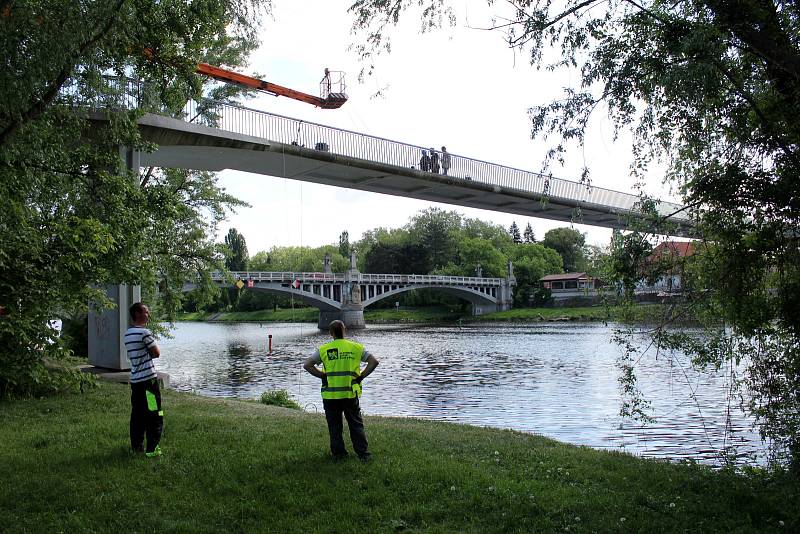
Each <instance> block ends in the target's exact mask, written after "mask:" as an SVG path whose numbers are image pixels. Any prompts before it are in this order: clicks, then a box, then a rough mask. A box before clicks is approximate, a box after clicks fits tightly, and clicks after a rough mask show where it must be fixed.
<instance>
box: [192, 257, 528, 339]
mask: <svg viewBox="0 0 800 534" xmlns="http://www.w3.org/2000/svg"><path fill="white" fill-rule="evenodd" d="M327 261H329V259H327V258H326V267H327V266H328V265H329V263H327ZM212 280H214V282H216V283H217V284H219V285H220V286H224V287H230V286H232V285H235V286H236V287H240V288H247V289H250V290H254V291H264V292H267V293H274V294H279V295H284V296H289V297H292V298H295V299H298V300H300V301H302V302H304V303H305V304H308V305H310V306H314V307H316V308H319V328H321V329H326V328H328V325H329V324H330V322H331V321H333V320H335V319H339V320H342V321H344V323H345V325H346V326H347V327H348V328H351V329H354V328H364V327H365V326H366V325H365V322H364V308H366V307H367V306H370V305H371V304H374V303H376V302H378V301H380V300H383V299H387V298H391V297H395V296H397V295H399V294H401V293H405V292H406V291H412V290H415V289H436V290H438V291H442V292H444V293H448V294H450V295H454V296H457V297H460V298H462V299H464V300H467V301H469V302H470V303H471V304H472V314H473V315H482V314H485V313H491V312H494V311H503V310H507V309H510V308H511V304H512V300H513V288H514V285H515V284H516V280H515V278H514V275H513V272H512V267H511V265H509V276H508V278H484V277H466V276H438V275H421V274H365V273H360V272H358V270H356V269H355V268H351V269H350V270H348V271H347V272H345V273H332V272H330V271H329V270H327V269H326V272H310V273H305V272H302V273H301V272H256V271H237V272H231V273H230V274H223V273H219V272H218V273H214V274H213V275H212ZM192 287H193V286H192V285H191V284H187V286H186V289H187V290H188V289H191V288H192Z"/></svg>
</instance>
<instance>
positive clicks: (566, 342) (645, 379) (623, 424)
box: [157, 322, 764, 464]
mask: <svg viewBox="0 0 800 534" xmlns="http://www.w3.org/2000/svg"><path fill="white" fill-rule="evenodd" d="M270 334H271V335H272V343H273V351H272V353H270V352H269V350H268V335H270ZM351 334H352V335H351V338H352V339H354V340H355V341H358V342H360V343H363V344H364V345H365V347H366V348H367V350H369V351H371V352H372V353H373V354H374V355H375V356H376V357H377V358H378V359H379V360H380V362H381V363H380V366H379V367H378V368H377V369H376V371H375V372H374V373H373V374H372V375H371V376H370V377H369V378H368V379H367V380H365V382H364V395H363V397H362V399H361V406H362V410H363V411H364V413H365V414H367V415H388V416H408V417H418V418H424V419H435V420H443V421H453V422H458V423H468V424H473V425H481V426H489V427H497V428H513V429H515V430H520V431H524V432H534V433H538V434H542V435H545V436H548V437H552V438H555V439H558V440H560V441H565V442H569V443H573V444H577V445H588V446H590V447H595V448H600V449H615V450H623V451H627V452H631V453H634V454H639V455H643V456H648V457H659V458H670V459H683V458H693V459H696V460H698V461H702V462H706V463H713V464H716V463H719V459H720V452H721V451H722V450H724V449H725V448H726V447H729V446H731V445H735V446H736V447H737V449H738V452H739V454H740V455H741V456H740V461H745V459H747V458H751V457H753V456H756V457H757V459H758V461H760V460H763V456H764V451H763V446H762V444H761V441H760V439H759V438H758V435H757V433H756V432H754V431H753V430H751V421H750V420H749V419H748V418H747V417H745V416H744V415H743V414H742V413H741V411H740V410H739V409H738V408H737V403H736V401H732V402H731V403H730V406H729V402H728V400H727V397H728V395H727V391H728V386H729V383H728V380H727V374H726V373H725V372H719V373H715V372H696V371H693V370H691V369H690V368H689V367H688V365H687V364H686V358H685V356H682V355H674V356H672V357H669V356H668V355H664V354H661V355H658V356H656V355H655V354H654V353H653V354H647V353H646V354H645V356H644V357H642V358H641V360H640V361H639V363H638V365H637V376H638V379H639V384H638V385H639V388H640V389H641V390H642V392H643V393H644V395H645V397H646V398H647V399H648V400H649V401H650V402H651V410H650V412H649V413H650V414H651V415H652V416H653V417H654V418H655V422H652V423H648V424H646V425H640V424H638V423H634V422H632V421H630V420H625V419H622V418H620V416H619V410H620V406H621V394H620V389H619V385H618V377H619V375H620V371H619V369H618V368H617V366H616V361H617V358H619V356H620V355H621V349H620V348H619V347H618V346H617V345H615V344H614V343H613V342H612V339H611V338H612V334H613V326H607V325H601V324H594V323H537V324H528V325H509V324H505V323H503V324H470V325H469V326H464V327H458V326H371V327H369V328H368V329H367V330H362V331H356V332H351ZM172 335H173V336H174V337H173V338H172V339H162V340H160V341H159V344H160V346H161V349H162V355H163V356H162V358H161V359H160V360H158V363H157V366H158V369H159V370H160V371H164V372H166V373H169V375H170V378H171V384H172V387H174V388H175V389H177V390H182V391H193V392H196V393H198V394H201V395H207V396H220V397H239V398H258V397H259V396H260V395H261V394H262V393H263V392H265V391H267V390H271V389H286V390H288V391H289V392H290V394H291V395H292V397H294V399H295V400H296V401H297V402H299V403H300V405H302V406H303V407H304V408H305V409H306V410H308V411H320V412H321V411H322V402H321V400H320V395H319V380H318V379H316V378H314V377H312V376H311V375H309V374H308V373H306V372H305V371H303V369H302V363H303V361H304V359H305V358H306V357H308V356H309V355H310V354H311V353H312V352H313V351H314V350H315V348H316V347H317V346H319V345H320V344H322V343H325V342H327V341H328V340H329V337H328V336H327V334H323V333H321V332H320V331H319V330H317V328H316V326H315V325H312V324H297V323H263V324H258V323H234V324H223V323H191V322H186V323H178V324H176V326H175V328H174V330H173V331H172Z"/></svg>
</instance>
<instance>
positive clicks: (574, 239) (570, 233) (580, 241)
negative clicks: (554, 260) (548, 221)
mask: <svg viewBox="0 0 800 534" xmlns="http://www.w3.org/2000/svg"><path fill="white" fill-rule="evenodd" d="M542 245H544V246H546V247H548V248H551V249H553V250H555V251H556V252H558V254H559V255H560V256H561V258H563V260H564V272H567V273H573V272H584V271H586V268H587V262H586V252H585V246H586V236H585V235H583V234H582V233H580V232H579V231H577V230H575V229H573V228H566V227H563V228H553V229H552V230H548V231H547V233H546V234H544V239H543V240H542Z"/></svg>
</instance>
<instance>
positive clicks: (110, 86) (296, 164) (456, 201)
mask: <svg viewBox="0 0 800 534" xmlns="http://www.w3.org/2000/svg"><path fill="white" fill-rule="evenodd" d="M106 82H107V94H103V95H99V96H98V97H96V98H95V99H94V100H92V101H90V102H85V101H84V102H82V105H84V106H87V107H88V108H89V109H91V110H92V111H91V112H90V113H89V118H90V120H93V121H95V122H97V123H105V122H106V121H107V120H108V115H109V112H111V111H113V110H114V109H134V108H141V109H143V110H149V111H151V112H150V113H146V114H145V115H144V116H142V117H141V118H140V119H139V128H140V131H141V133H142V136H143V138H144V139H145V140H147V141H151V142H153V143H155V144H156V145H157V146H158V148H157V149H156V150H154V151H153V152H149V153H136V154H133V153H131V154H129V155H128V158H127V159H128V161H127V163H128V165H129V166H132V167H136V166H139V165H146V166H151V165H152V166H159V167H173V168H185V169H194V170H207V171H220V170H223V169H234V170H239V171H246V172H250V173H255V174H260V175H268V176H274V177H282V178H287V179H292V180H300V181H306V182H314V183H319V184H326V185H332V186H337V187H344V188H349V189H359V190H362V191H371V192H375V193H383V194H387V195H395V196H403V197H410V198H417V199H422V200H427V201H432V202H441V203H445V204H452V205H458V206H467V207H472V208H479V209H485V210H491V211H499V212H505V213H514V214H518V215H523V216H528V217H536V218H544V219H552V220H557V221H562V222H570V223H581V224H588V225H593V226H601V227H607V228H616V229H625V228H627V227H628V226H629V225H630V224H631V223H632V222H634V221H636V220H638V219H640V218H642V217H643V214H642V209H641V205H642V202H641V199H640V197H639V196H637V195H633V194H630V193H626V192H620V191H613V190H610V189H604V188H601V187H594V186H591V185H587V184H584V183H580V182H578V181H570V180H564V179H560V178H555V177H552V176H549V175H545V174H541V173H536V172H531V171H526V170H522V169H516V168H513V167H508V166H505V165H498V164H495V163H489V162H486V161H481V160H477V159H474V158H469V157H466V156H460V155H457V154H449V161H450V166H449V168H448V169H447V170H446V171H445V170H444V168H443V167H442V166H441V162H442V160H443V155H442V153H437V159H438V162H439V163H437V164H436V165H435V166H432V164H431V163H430V160H428V162H427V163H426V162H424V161H421V154H422V151H423V150H428V148H427V147H423V146H420V145H412V144H408V143H402V142H398V141H392V140H389V139H384V138H381V137H376V136H372V135H366V134H362V133H357V132H352V131H349V130H344V129H341V128H334V127H331V126H324V125H322V124H316V123H313V122H308V121H303V120H300V119H293V118H290V117H284V116H281V115H276V114H274V113H267V112H264V111H257V110H254V109H250V108H247V107H243V106H240V105H236V104H233V103H229V102H217V101H211V100H202V101H198V102H195V101H190V102H189V103H188V104H187V105H186V107H185V108H184V109H183V110H182V111H181V112H179V113H173V114H172V115H171V116H168V115H167V114H166V113H165V112H163V111H160V110H157V109H154V108H153V106H152V105H148V102H149V101H152V100H153V99H150V98H148V97H147V95H148V91H147V87H146V86H145V85H144V84H143V83H141V82H138V81H136V80H130V79H120V78H107V79H106ZM70 90H71V89H70V88H69V87H68V88H67V89H65V90H64V93H65V94H67V95H68V94H70ZM73 93H75V91H73ZM201 111H203V113H201ZM209 116H210V117H213V118H212V119H208V118H204V117H209ZM654 205H655V210H656V212H657V213H658V214H659V215H660V216H662V217H663V218H665V219H666V220H667V221H669V222H671V223H674V225H675V228H674V230H671V231H670V233H672V234H674V235H687V234H688V233H690V231H691V229H692V223H691V220H690V218H689V214H688V213H687V212H686V210H685V209H684V207H683V206H681V205H678V204H674V203H670V202H662V201H658V200H656V201H654Z"/></svg>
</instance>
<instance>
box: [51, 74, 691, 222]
mask: <svg viewBox="0 0 800 534" xmlns="http://www.w3.org/2000/svg"><path fill="white" fill-rule="evenodd" d="M62 95H63V96H65V97H67V98H70V99H72V100H73V101H77V100H78V99H80V100H81V101H82V103H83V105H87V104H88V105H90V106H93V107H99V108H111V109H120V108H122V109H136V108H141V109H144V110H146V111H150V112H154V113H161V114H166V115H169V116H172V117H175V118H179V119H182V120H186V121H187V122H194V123H198V124H203V125H206V126H211V127H214V128H218V129H221V130H225V131H229V132H234V133H238V134H244V135H250V136H253V137H259V138H262V139H265V140H269V141H275V142H279V143H283V144H286V145H297V146H300V147H303V148H307V149H311V150H319V151H322V152H330V153H332V154H338V155H342V156H348V157H352V158H358V159H362V160H367V161H371V162H377V163H382V164H386V165H392V166H395V167H400V168H406V169H416V170H420V158H421V156H422V151H423V150H428V151H429V152H430V148H429V147H424V146H420V145H412V144H408V143H401V142H399V141H392V140H390V139H385V138H382V137H376V136H373V135H367V134H362V133H357V132H353V131H350V130H345V129H341V128H334V127H331V126H325V125H322V124H317V123H314V122H308V121H304V120H300V119H294V118H291V117H285V116H282V115H277V114H275V113H269V112H266V111H259V110H255V109H251V108H248V107H244V106H241V105H238V104H232V103H229V102H219V101H214V100H209V99H201V100H198V101H189V102H187V103H186V105H185V106H184V108H183V109H182V110H181V111H179V112H168V111H167V110H165V109H161V108H159V105H160V104H158V102H159V100H160V99H158V98H155V91H154V90H153V89H152V88H150V86H148V85H147V84H144V83H142V82H139V81H136V80H132V79H129V78H114V77H107V78H105V79H104V80H103V86H102V87H101V88H100V89H89V88H87V86H86V85H85V84H84V85H81V83H80V82H79V81H73V82H71V83H70V84H67V85H65V88H64V89H63V90H62ZM434 148H435V147H434ZM434 151H435V152H436V153H437V154H438V158H439V171H438V173H437V174H439V175H441V174H443V173H444V170H443V169H442V154H441V152H440V151H439V150H434ZM420 172H423V171H420ZM428 174H431V173H430V172H428ZM448 179H449V180H451V181H452V182H454V183H457V182H458V181H462V182H468V181H474V182H478V183H482V184H486V185H491V186H500V187H504V188H508V189H512V190H516V191H519V192H523V193H533V194H536V195H539V196H541V197H543V198H554V199H555V198H558V199H564V200H568V201H571V202H576V203H584V204H585V205H589V206H591V205H595V206H598V207H601V208H603V209H604V210H607V209H608V208H612V209H614V210H617V211H620V212H628V211H631V210H634V211H635V210H636V209H637V207H638V205H639V203H640V200H641V199H640V198H639V197H638V196H637V195H632V194H630V193H623V192H620V191H614V190H611V189H604V188H602V187H595V186H591V185H588V184H584V183H580V182H574V181H570V180H564V179H561V178H555V177H552V176H549V175H545V174H541V173H536V172H532V171H525V170H522V169H517V168H514V167H508V166H505V165H498V164H495V163H489V162H487V161H482V160H478V159H474V158H468V157H465V156H459V155H456V154H452V153H451V154H450V168H449V170H448ZM681 207H682V206H680V205H679V204H674V203H670V202H657V203H656V209H657V210H658V213H659V214H660V215H662V216H666V215H670V214H672V213H675V212H678V211H679V210H680V209H681ZM688 218H689V217H688V215H687V214H686V213H685V212H679V213H677V214H676V215H675V216H674V219H677V220H688Z"/></svg>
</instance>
